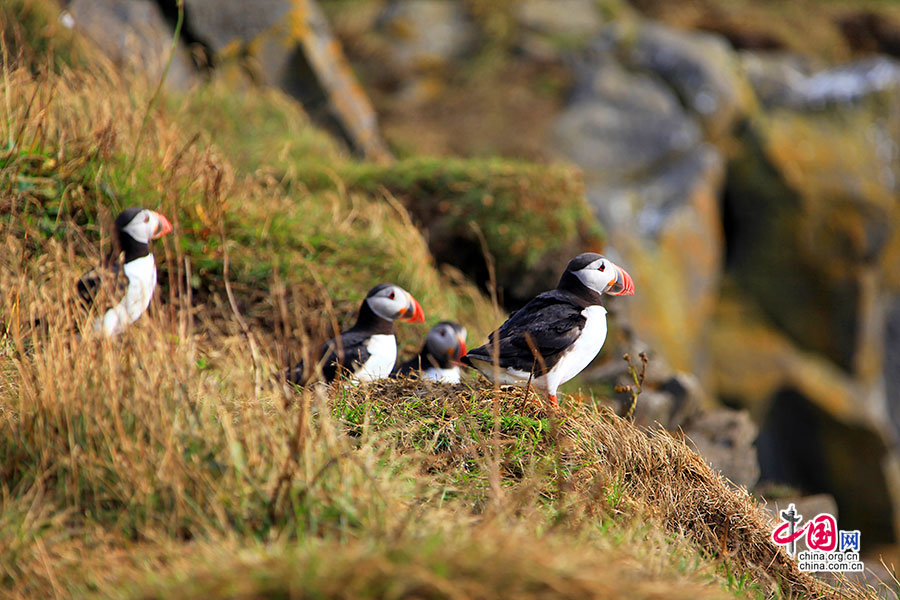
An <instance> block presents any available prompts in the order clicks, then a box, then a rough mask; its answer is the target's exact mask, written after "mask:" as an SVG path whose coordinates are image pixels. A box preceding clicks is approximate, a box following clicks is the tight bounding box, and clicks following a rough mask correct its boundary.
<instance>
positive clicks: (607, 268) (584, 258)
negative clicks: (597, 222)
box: [557, 252, 634, 296]
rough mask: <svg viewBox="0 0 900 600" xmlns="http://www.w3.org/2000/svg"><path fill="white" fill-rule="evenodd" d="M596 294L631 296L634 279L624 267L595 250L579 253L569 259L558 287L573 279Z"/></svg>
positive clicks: (566, 284)
mask: <svg viewBox="0 0 900 600" xmlns="http://www.w3.org/2000/svg"><path fill="white" fill-rule="evenodd" d="M573 277H574V278H575V279H577V281H578V282H579V283H580V284H581V285H583V286H584V287H586V288H587V289H589V290H591V291H592V292H595V293H597V294H609V295H610V296H631V295H633V294H634V281H632V279H631V275H629V274H628V273H627V272H626V271H625V269H623V268H622V267H619V266H617V265H616V264H615V263H613V262H612V261H611V260H609V259H608V258H606V257H605V256H603V255H602V254H597V253H595V252H585V253H584V254H579V255H578V256H576V257H575V258H573V259H572V260H570V261H569V264H568V265H567V266H566V271H565V273H563V276H562V277H561V278H560V280H559V285H558V286H557V287H560V288H568V287H570V286H572V285H573V284H574V283H575V280H573V279H572V278H573Z"/></svg>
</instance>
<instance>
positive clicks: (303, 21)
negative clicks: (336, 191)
mask: <svg viewBox="0 0 900 600" xmlns="http://www.w3.org/2000/svg"><path fill="white" fill-rule="evenodd" d="M186 14H187V22H188V24H189V26H190V27H191V30H192V32H193V34H194V35H195V36H196V37H198V38H199V39H202V40H203V41H204V42H205V43H207V44H208V45H209V46H210V48H211V49H212V50H213V51H214V52H215V53H216V59H217V60H218V61H223V60H224V61H228V60H232V59H235V58H239V59H240V60H241V61H242V62H243V64H244V66H245V67H246V68H248V69H249V70H250V71H251V72H252V73H253V79H254V80H255V81H259V82H262V83H265V84H268V85H274V86H278V87H280V88H281V89H283V90H285V91H286V92H288V93H289V94H290V95H292V96H294V97H295V98H297V99H298V100H300V101H301V102H303V104H304V108H305V109H306V110H307V112H308V113H309V114H310V116H311V117H313V118H314V119H316V120H317V121H319V122H321V123H325V124H326V125H335V124H336V127H337V129H338V130H339V133H340V134H341V135H342V136H343V137H344V138H345V139H347V140H349V141H350V143H351V145H352V146H353V148H354V149H355V150H357V151H358V152H360V153H361V154H363V155H364V156H365V157H366V158H368V159H370V160H374V161H376V162H389V161H390V160H391V155H390V152H389V151H388V150H387V146H385V144H384V141H383V140H382V138H381V133H380V131H379V129H378V123H377V118H376V115H375V111H374V109H373V108H372V105H371V103H370V102H369V99H368V97H367V96H366V93H365V92H364V91H363V89H362V87H360V85H359V83H358V82H357V81H356V78H355V77H354V75H353V72H352V70H351V69H350V66H349V64H348V63H347V60H346V58H345V57H344V54H343V51H342V50H341V46H340V44H339V43H338V42H337V39H336V38H335V37H334V34H333V33H332V32H331V28H330V27H329V25H328V21H327V20H326V19H325V17H324V15H323V14H322V12H321V10H320V9H319V7H318V5H317V4H316V2H315V0H294V1H288V0H264V1H263V2H256V3H253V4H252V5H251V4H247V3H245V2H240V1H238V0H225V1H221V2H220V1H219V0H187V2H186Z"/></svg>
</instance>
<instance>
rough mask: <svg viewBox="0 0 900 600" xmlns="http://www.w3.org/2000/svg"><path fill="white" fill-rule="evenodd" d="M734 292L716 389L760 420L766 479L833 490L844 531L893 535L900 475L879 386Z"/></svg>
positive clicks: (717, 350)
mask: <svg viewBox="0 0 900 600" xmlns="http://www.w3.org/2000/svg"><path fill="white" fill-rule="evenodd" d="M733 293H734V292H733V291H731V292H729V293H727V294H726V295H725V297H724V298H723V300H722V302H721V303H720V305H719V308H718V310H717V313H716V316H715V322H714V325H713V327H712V335H711V341H712V348H711V353H712V356H713V357H715V363H714V374H715V377H714V383H715V385H714V388H713V390H714V393H715V394H716V395H717V396H718V397H720V398H723V399H725V400H727V401H728V402H729V403H730V404H735V405H738V406H742V407H744V408H746V409H748V410H749V411H750V413H751V414H752V415H753V417H754V420H755V421H756V422H758V423H761V424H762V425H761V426H760V434H759V438H758V440H757V448H758V452H759V462H760V467H761V479H762V480H763V481H766V482H770V483H778V484H787V485H790V486H793V487H795V488H799V489H801V490H803V491H804V492H807V493H818V492H828V493H830V494H833V495H834V497H835V498H836V499H837V502H838V505H839V506H840V509H841V514H842V515H843V516H844V517H845V518H846V520H845V521H843V522H842V526H843V527H844V528H846V529H860V530H864V531H865V533H864V536H869V537H871V538H877V539H880V540H882V541H884V540H890V539H892V538H893V536H894V531H893V522H894V514H895V509H894V506H895V505H894V503H893V499H894V498H900V495H898V492H900V488H898V487H897V483H900V482H896V480H897V477H895V475H894V471H895V469H894V467H893V466H892V465H896V464H898V456H897V453H896V450H894V449H893V448H894V447H895V444H894V442H893V439H894V436H893V432H892V431H891V428H890V426H889V425H888V420H887V419H885V417H884V413H883V410H884V409H883V396H882V395H881V394H882V392H881V390H879V388H878V387H877V386H872V387H869V386H865V385H863V384H862V383H861V382H860V381H858V380H856V379H853V378H851V377H850V376H848V375H847V374H846V373H844V372H843V371H841V370H840V369H839V368H837V367H836V366H835V365H833V364H832V363H830V362H829V361H827V360H825V359H823V358H822V357H821V356H819V355H816V354H813V353H809V352H803V351H802V350H799V349H798V348H797V347H796V346H795V345H794V344H793V343H792V342H791V341H790V340H789V339H787V337H785V336H784V335H783V334H781V333H780V332H778V331H777V330H775V329H774V328H772V327H771V326H769V325H767V324H766V323H765V321H764V320H763V318H762V317H761V316H760V315H759V314H758V313H757V312H755V311H753V310H751V309H749V308H748V306H747V302H748V301H747V299H746V298H742V297H738V298H737V299H734V297H732V294H733ZM848 449H852V451H849V450H848ZM863 489H864V490H866V493H865V494H861V493H859V492H860V490H863Z"/></svg>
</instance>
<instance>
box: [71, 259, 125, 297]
mask: <svg viewBox="0 0 900 600" xmlns="http://www.w3.org/2000/svg"><path fill="white" fill-rule="evenodd" d="M107 286H109V288H108V290H109V293H110V294H111V296H110V298H116V299H118V298H121V297H123V296H124V295H125V293H126V292H127V291H128V277H126V275H125V271H124V270H123V269H122V267H121V265H119V264H117V263H116V264H112V265H110V266H108V267H96V268H93V269H91V270H90V271H88V272H87V273H85V274H84V275H82V276H81V279H79V280H78V295H79V297H81V302H82V304H83V305H84V307H85V308H90V307H91V306H92V305H93V304H94V302H95V301H96V299H97V298H98V297H99V296H100V295H101V292H102V290H104V288H106V287H107Z"/></svg>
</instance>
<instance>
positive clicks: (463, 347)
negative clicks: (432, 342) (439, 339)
mask: <svg viewBox="0 0 900 600" xmlns="http://www.w3.org/2000/svg"><path fill="white" fill-rule="evenodd" d="M458 339H459V347H458V348H457V353H456V362H459V359H461V358H462V357H463V356H465V355H466V352H468V351H469V350H468V349H467V348H466V340H465V338H464V337H463V336H459V338H458Z"/></svg>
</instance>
